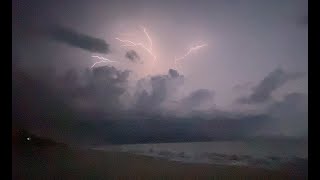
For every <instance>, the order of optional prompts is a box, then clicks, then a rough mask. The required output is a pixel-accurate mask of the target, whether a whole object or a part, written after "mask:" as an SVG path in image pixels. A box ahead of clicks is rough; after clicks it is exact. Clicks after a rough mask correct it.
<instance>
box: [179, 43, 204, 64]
mask: <svg viewBox="0 0 320 180" xmlns="http://www.w3.org/2000/svg"><path fill="white" fill-rule="evenodd" d="M205 46H208V45H207V44H202V45H197V46H194V47H191V48H190V49H189V51H188V52H187V53H186V54H185V55H183V56H182V57H180V58H175V59H174V62H175V63H176V64H177V62H178V61H180V60H182V59H184V58H186V57H187V56H188V55H189V54H191V53H192V52H194V51H197V50H199V49H201V48H203V47H205Z"/></svg>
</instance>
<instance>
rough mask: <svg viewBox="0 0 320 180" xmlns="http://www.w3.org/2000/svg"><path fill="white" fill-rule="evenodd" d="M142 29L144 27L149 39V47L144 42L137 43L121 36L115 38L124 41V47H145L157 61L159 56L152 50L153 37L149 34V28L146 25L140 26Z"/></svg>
mask: <svg viewBox="0 0 320 180" xmlns="http://www.w3.org/2000/svg"><path fill="white" fill-rule="evenodd" d="M140 27H141V28H142V29H143V32H144V34H145V35H146V37H147V39H148V41H149V46H148V47H147V46H146V45H144V44H143V43H141V42H140V43H136V42H133V41H130V40H127V39H120V38H118V37H117V38H115V39H116V40H118V41H120V42H122V43H124V44H123V45H121V46H123V47H135V46H139V47H141V48H142V49H144V50H145V51H147V52H148V53H149V54H150V55H151V56H152V57H153V60H154V61H155V60H156V59H157V56H156V55H155V54H154V53H153V51H152V40H151V37H150V36H149V34H148V32H147V30H146V28H145V27H143V26H140Z"/></svg>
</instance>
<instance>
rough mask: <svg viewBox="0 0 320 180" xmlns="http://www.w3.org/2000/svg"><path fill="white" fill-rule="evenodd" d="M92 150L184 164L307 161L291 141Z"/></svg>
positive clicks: (304, 146) (300, 145) (302, 146)
mask: <svg viewBox="0 0 320 180" xmlns="http://www.w3.org/2000/svg"><path fill="white" fill-rule="evenodd" d="M93 149H96V150H104V151H118V152H129V153H133V154H140V155H145V156H152V157H155V158H163V159H168V160H172V161H182V162H186V163H209V164H228V165H248V166H250V165H252V166H261V167H266V168H276V167H279V166H281V165H283V164H285V163H303V164H307V161H308V142H307V141H302V140H301V141H297V140H295V141H291V140H269V141H267V140H265V141H261V140H260V141H254V140H251V141H219V142H188V143H159V144H132V145H108V146H100V147H94V148H93Z"/></svg>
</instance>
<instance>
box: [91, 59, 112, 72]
mask: <svg viewBox="0 0 320 180" xmlns="http://www.w3.org/2000/svg"><path fill="white" fill-rule="evenodd" d="M91 57H93V58H98V59H100V60H101V61H97V62H95V63H93V65H92V66H91V69H92V68H93V67H94V66H95V65H97V64H100V63H108V62H117V61H112V60H110V59H107V58H104V57H101V56H91Z"/></svg>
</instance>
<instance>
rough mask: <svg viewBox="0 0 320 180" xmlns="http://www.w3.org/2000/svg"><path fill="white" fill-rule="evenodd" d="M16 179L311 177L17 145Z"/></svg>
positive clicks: (14, 158)
mask: <svg viewBox="0 0 320 180" xmlns="http://www.w3.org/2000/svg"><path fill="white" fill-rule="evenodd" d="M12 168H13V169H12V176H13V179H17V180H18V179H213V178H214V179H307V175H305V174H302V173H300V172H299V171H297V170H295V169H292V168H290V167H288V168H284V169H281V170H266V169H259V168H254V167H241V166H217V165H208V164H189V163H181V162H173V161H168V160H164V159H156V158H153V157H146V156H142V155H134V154H129V153H124V152H104V151H98V150H79V149H71V148H68V147H46V148H42V147H41V148H40V147H32V148H28V149H23V150H21V149H17V148H14V149H13V154H12Z"/></svg>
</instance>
